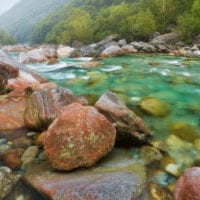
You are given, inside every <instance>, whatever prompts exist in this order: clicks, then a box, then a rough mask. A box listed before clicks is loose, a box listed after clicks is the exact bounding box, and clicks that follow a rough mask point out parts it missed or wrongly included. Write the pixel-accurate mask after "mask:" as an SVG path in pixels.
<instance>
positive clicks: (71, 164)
mask: <svg viewBox="0 0 200 200" xmlns="http://www.w3.org/2000/svg"><path fill="white" fill-rule="evenodd" d="M115 138H116V130H115V128H114V127H113V125H112V124H111V123H110V122H109V121H108V120H107V119H106V118H105V117H104V116H103V115H102V114H100V113H99V112H98V111H97V109H96V108H94V107H91V106H82V105H80V104H78V103H73V104H70V105H69V106H66V107H64V108H63V109H62V111H61V114H60V115H59V116H58V117H57V118H56V119H55V120H54V122H53V123H52V124H51V126H50V127H49V129H48V131H47V133H46V137H45V144H44V149H45V152H46V154H47V157H48V159H49V160H50V162H51V164H52V166H53V168H55V169H58V170H72V169H74V168H78V167H89V166H92V165H93V164H95V163H96V162H97V161H98V160H99V159H101V158H102V157H104V156H105V155H106V154H107V153H108V152H110V151H111V150H112V148H113V146H114V143H115Z"/></svg>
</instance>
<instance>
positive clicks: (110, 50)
mask: <svg viewBox="0 0 200 200" xmlns="http://www.w3.org/2000/svg"><path fill="white" fill-rule="evenodd" d="M122 54H123V51H122V50H121V48H120V47H119V46H117V45H111V46H109V47H107V48H106V49H104V51H103V52H102V53H101V54H100V56H101V57H109V56H118V55H122Z"/></svg>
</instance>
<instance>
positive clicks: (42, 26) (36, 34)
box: [0, 0, 200, 44]
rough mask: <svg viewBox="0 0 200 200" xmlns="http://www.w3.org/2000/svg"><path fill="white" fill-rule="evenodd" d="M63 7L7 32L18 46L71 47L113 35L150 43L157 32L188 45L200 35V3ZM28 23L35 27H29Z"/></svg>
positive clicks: (152, 0) (97, 1)
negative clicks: (175, 34)
mask: <svg viewBox="0 0 200 200" xmlns="http://www.w3.org/2000/svg"><path fill="white" fill-rule="evenodd" d="M29 1H31V0H29ZM22 2H23V1H22ZM27 2H28V1H27ZM62 4H63V5H62V6H60V7H59V8H57V9H55V10H54V11H51V12H50V13H49V14H48V15H47V13H46V14H45V15H44V17H43V18H42V17H41V18H40V19H38V20H37V22H36V21H34V20H33V19H32V20H29V18H28V15H27V17H26V20H24V21H23V20H20V21H18V22H16V23H15V24H12V25H13V26H12V28H11V29H12V30H11V31H10V30H8V31H9V32H10V33H11V34H12V35H13V36H15V37H16V38H17V41H18V42H28V43H32V44H41V43H51V44H70V43H71V42H73V41H74V40H76V41H80V42H83V43H84V44H89V43H92V42H97V41H100V40H101V39H103V38H104V37H106V36H108V35H111V34H119V35H120V36H121V37H122V38H125V39H126V40H127V41H133V40H136V41H138V40H143V41H148V40H149V38H150V37H151V36H152V34H153V33H154V32H156V31H158V32H160V33H166V32H169V31H175V32H179V33H180V35H181V37H182V38H181V39H182V40H183V41H184V42H186V43H188V44H189V43H191V42H192V41H193V40H194V39H195V37H196V36H198V34H200V20H199V17H200V0H85V1H82V0H71V1H69V0H63V1H62ZM52 5H54V4H53V3H52V4H51V7H52ZM18 7H20V5H18ZM36 8H37V7H36V6H34V9H36ZM51 9H52V8H51ZM40 10H41V9H40ZM44 10H46V9H45V6H43V11H42V12H44ZM32 12H34V11H33V10H32ZM22 13H23V12H22ZM35 13H37V12H35ZM40 13H41V12H40ZM40 15H43V14H42V13H41V14H40ZM32 18H33V17H32ZM27 21H34V23H31V25H30V24H29V25H28V24H27V23H26V22H27ZM0 25H1V23H0ZM10 27H11V26H10ZM27 27H28V28H27ZM8 29H9V28H8Z"/></svg>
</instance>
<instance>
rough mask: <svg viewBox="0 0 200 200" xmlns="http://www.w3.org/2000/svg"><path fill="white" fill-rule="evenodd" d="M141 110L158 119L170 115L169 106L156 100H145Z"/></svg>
mask: <svg viewBox="0 0 200 200" xmlns="http://www.w3.org/2000/svg"><path fill="white" fill-rule="evenodd" d="M141 108H142V109H143V110H144V111H146V112H147V113H149V114H151V115H154V116H157V117H163V116H166V115H167V114H168V113H169V105H168V104H167V103H165V102H163V101H161V100H159V99H156V98H145V99H143V100H142V102H141Z"/></svg>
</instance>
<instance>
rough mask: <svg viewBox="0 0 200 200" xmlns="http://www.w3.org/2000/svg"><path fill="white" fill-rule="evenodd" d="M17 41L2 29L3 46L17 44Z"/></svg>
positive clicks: (0, 36)
mask: <svg viewBox="0 0 200 200" xmlns="http://www.w3.org/2000/svg"><path fill="white" fill-rule="evenodd" d="M15 43H16V40H15V38H14V37H12V36H11V35H10V34H9V33H8V32H6V31H5V30H2V29H0V44H1V45H9V44H15Z"/></svg>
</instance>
